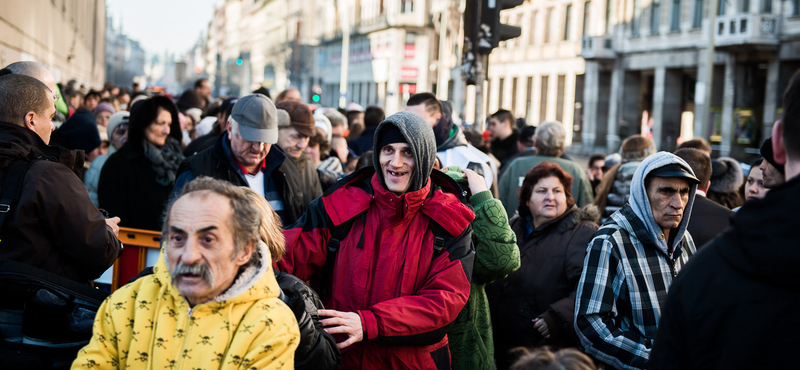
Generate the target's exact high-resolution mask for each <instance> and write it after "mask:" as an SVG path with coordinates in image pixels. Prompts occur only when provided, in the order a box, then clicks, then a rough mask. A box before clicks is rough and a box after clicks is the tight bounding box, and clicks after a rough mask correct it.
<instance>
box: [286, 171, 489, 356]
mask: <svg viewBox="0 0 800 370" xmlns="http://www.w3.org/2000/svg"><path fill="white" fill-rule="evenodd" d="M457 194H459V188H458V186H457V185H456V184H455V183H454V182H452V180H450V179H449V178H448V177H447V176H445V175H444V174H442V173H440V172H438V171H433V173H432V174H431V179H430V180H429V181H428V183H427V184H426V185H425V187H424V188H422V189H420V190H418V191H415V192H410V193H406V194H403V195H402V196H400V197H398V196H397V195H395V194H394V193H391V192H389V191H387V190H385V189H384V188H383V187H382V186H381V185H380V183H379V180H378V178H377V176H376V175H375V171H374V169H372V168H365V169H362V170H360V171H358V172H356V173H354V174H352V175H350V176H348V177H347V178H345V179H344V180H341V181H339V183H337V184H336V185H335V186H334V187H333V188H331V189H329V190H328V191H327V192H326V193H325V194H324V195H323V196H322V197H320V198H318V199H316V200H315V201H314V202H312V203H311V204H310V205H309V206H308V210H307V211H306V213H305V215H304V216H303V217H302V218H301V219H300V220H298V221H297V223H295V224H294V225H292V226H290V227H288V228H287V229H286V230H285V231H284V235H285V236H286V247H287V251H286V256H285V257H284V258H283V260H281V261H280V262H279V263H278V266H279V268H280V269H281V270H283V271H286V272H288V273H291V274H294V275H296V276H297V277H299V278H301V279H303V280H307V279H311V280H312V284H315V285H316V286H318V287H319V286H320V285H322V286H327V289H325V290H326V291H329V292H330V293H329V294H327V297H326V298H325V307H326V308H330V309H334V310H338V311H344V312H357V313H358V314H359V316H361V325H362V327H363V329H364V340H363V341H361V342H359V343H356V344H354V345H352V346H350V347H348V348H346V349H345V350H344V351H343V353H342V368H343V369H386V368H392V369H406V368H408V369H443V368H444V369H447V368H449V367H450V352H449V349H448V347H447V336H446V333H447V331H448V329H449V328H450V325H452V323H453V321H455V319H456V317H457V316H458V313H459V312H460V311H461V309H462V308H463V307H464V305H465V304H466V302H467V298H469V289H470V280H469V278H470V276H472V263H473V259H474V248H473V245H472V238H471V235H472V229H471V226H470V223H471V222H472V220H473V219H474V218H475V215H474V213H473V212H472V210H471V209H470V208H469V207H467V206H466V205H464V203H463V202H462V200H463V198H459V196H458V195H457ZM351 219H353V221H352V222H350V224H345V225H342V224H344V223H345V222H346V221H348V220H351ZM431 220H434V221H435V224H434V223H432V222H431ZM337 226H338V227H342V226H344V227H348V226H349V227H350V230H349V232H347V231H346V230H344V231H345V232H346V236H344V235H345V233H341V232H334V234H333V235H339V236H343V237H342V238H341V241H340V244H339V248H338V251H337V252H335V253H333V252H331V253H329V252H328V242H329V240H330V239H331V235H332V233H331V230H337V229H336V228H337ZM432 227H441V229H443V231H441V232H438V233H437V236H439V235H444V237H442V236H439V237H438V238H440V240H438V243H434V240H435V239H436V237H435V236H434V233H433V231H432V230H431V228H432ZM434 244H437V245H436V246H434ZM435 249H438V251H435ZM328 257H331V258H336V260H335V262H334V263H333V264H332V266H333V267H332V273H330V274H331V276H330V277H328V276H324V275H326V274H325V271H326V270H327V271H330V269H326V268H325V264H326V259H327V258H328ZM320 280H321V282H320ZM342 340H344V339H343V338H337V341H339V342H341V341H342Z"/></svg>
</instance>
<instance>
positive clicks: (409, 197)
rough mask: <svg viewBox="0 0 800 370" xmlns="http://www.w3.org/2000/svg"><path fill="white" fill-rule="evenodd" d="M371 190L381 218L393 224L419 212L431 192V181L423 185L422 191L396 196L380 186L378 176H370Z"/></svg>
mask: <svg viewBox="0 0 800 370" xmlns="http://www.w3.org/2000/svg"><path fill="white" fill-rule="evenodd" d="M370 183H371V185H372V189H373V191H374V192H375V193H374V196H373V197H374V198H375V202H376V204H377V205H378V210H379V211H380V212H381V216H382V217H383V218H385V219H387V220H388V221H389V222H390V223H395V222H397V221H400V220H402V219H404V218H407V217H412V216H413V215H414V214H416V213H417V211H419V209H420V207H422V204H423V202H424V200H425V198H427V196H428V193H429V192H430V190H431V179H430V178H428V181H427V182H426V183H425V186H423V187H422V189H419V190H417V191H412V192H408V193H404V194H401V195H399V196H398V195H397V194H395V193H393V192H391V191H388V190H386V189H384V188H383V186H381V183H380V180H378V175H377V174H376V175H374V176H372V179H371V180H370Z"/></svg>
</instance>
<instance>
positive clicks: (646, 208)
mask: <svg viewBox="0 0 800 370" xmlns="http://www.w3.org/2000/svg"><path fill="white" fill-rule="evenodd" d="M675 163H677V164H679V165H680V166H681V167H683V168H684V169H685V170H686V171H688V172H689V173H691V174H692V175H694V171H692V168H691V167H689V165H688V164H687V163H686V162H685V161H684V160H683V159H680V158H679V157H677V156H675V155H674V154H672V153H668V152H658V153H656V154H654V155H651V156H649V157H647V158H646V159H645V160H644V161H642V163H641V164H640V165H639V168H637V169H636V172H635V173H634V174H633V181H632V182H631V196H630V198H629V200H628V203H630V205H631V209H633V212H634V213H636V216H638V217H639V219H640V220H642V222H643V223H644V225H645V227H646V228H647V231H648V234H649V235H650V238H651V239H652V240H653V242H654V243H655V244H656V245H657V246H658V248H659V249H661V251H662V252H664V253H665V254H667V255H669V252H668V251H669V250H670V249H672V250H673V251H678V250H679V248H678V247H679V246H680V242H681V240H682V239H683V235H684V234H685V233H686V226H687V225H688V224H689V216H691V214H692V206H693V205H694V195H695V192H696V191H697V185H696V184H692V185H691V187H690V190H689V202H688V203H687V204H686V208H685V209H684V210H683V218H682V219H681V222H680V224H678V232H677V234H675V238H674V239H673V243H672V246H671V247H672V248H669V246H667V240H666V239H662V238H659V236H660V235H661V234H662V233H661V227H660V226H658V224H656V220H655V218H653V211H652V209H651V208H650V201H649V199H648V198H647V189H646V188H645V181H644V180H645V179H646V178H647V175H648V174H650V172H652V171H653V170H655V169H658V168H661V167H664V166H666V165H669V164H675Z"/></svg>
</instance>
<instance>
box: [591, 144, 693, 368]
mask: <svg viewBox="0 0 800 370" xmlns="http://www.w3.org/2000/svg"><path fill="white" fill-rule="evenodd" d="M699 182H700V181H699V180H698V179H697V177H695V175H694V172H693V171H692V168H691V167H690V166H689V165H688V164H687V163H686V162H685V161H684V160H682V159H680V158H679V157H677V156H675V155H674V154H671V153H666V152H660V153H656V154H654V155H652V156H650V157H648V158H647V159H645V160H644V161H643V162H642V164H641V165H639V168H637V169H636V172H635V173H634V174H633V180H632V182H631V195H630V198H629V200H628V204H626V205H625V206H623V207H622V208H621V209H620V210H619V211H616V212H614V213H613V214H612V215H611V217H610V218H609V220H608V221H606V223H605V224H604V225H603V226H602V227H601V228H600V229H599V230H597V232H596V233H595V234H594V237H593V238H592V241H591V242H589V246H588V248H587V251H586V258H585V259H584V263H583V272H582V273H581V279H580V281H579V282H578V289H577V296H576V298H575V332H576V333H577V334H578V338H579V339H580V345H581V347H583V350H584V351H585V352H586V353H587V354H588V355H590V356H592V357H594V358H595V359H597V360H599V361H601V362H603V363H604V364H606V365H607V366H609V367H611V368H615V369H643V368H644V367H645V365H646V364H647V361H648V358H649V357H650V350H651V348H652V347H653V339H654V338H655V336H656V330H657V328H658V319H659V317H660V316H661V307H662V306H663V305H664V302H665V300H666V298H667V290H668V289H669V286H670V285H671V284H672V280H673V279H674V278H675V276H676V275H677V274H678V271H679V270H680V268H681V266H683V265H684V264H685V263H686V262H687V261H688V260H689V257H691V256H692V255H693V254H694V253H695V245H694V241H692V237H691V236H690V235H689V232H687V231H686V226H687V225H688V224H689V215H691V213H692V205H693V204H694V196H695V191H696V190H697V185H698V184H699Z"/></svg>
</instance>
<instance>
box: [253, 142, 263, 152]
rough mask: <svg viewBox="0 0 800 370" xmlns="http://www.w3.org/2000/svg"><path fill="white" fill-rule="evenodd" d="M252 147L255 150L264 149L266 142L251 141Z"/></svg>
mask: <svg viewBox="0 0 800 370" xmlns="http://www.w3.org/2000/svg"><path fill="white" fill-rule="evenodd" d="M250 148H252V149H253V150H255V151H258V152H260V151H261V150H262V149H264V143H262V142H259V141H252V142H250Z"/></svg>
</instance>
